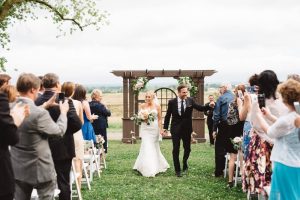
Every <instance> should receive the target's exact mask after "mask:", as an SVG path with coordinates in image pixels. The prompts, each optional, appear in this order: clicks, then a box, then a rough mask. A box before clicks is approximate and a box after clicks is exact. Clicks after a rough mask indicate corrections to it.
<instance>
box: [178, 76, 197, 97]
mask: <svg viewBox="0 0 300 200" xmlns="http://www.w3.org/2000/svg"><path fill="white" fill-rule="evenodd" d="M178 84H184V85H187V87H188V89H189V91H190V95H191V97H194V96H196V94H197V93H198V87H197V86H196V84H195V83H194V81H193V79H192V78H191V77H187V76H185V77H179V79H178Z"/></svg>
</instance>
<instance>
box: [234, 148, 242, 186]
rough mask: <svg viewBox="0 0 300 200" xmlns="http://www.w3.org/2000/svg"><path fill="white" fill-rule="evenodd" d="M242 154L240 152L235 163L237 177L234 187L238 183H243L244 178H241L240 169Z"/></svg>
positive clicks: (235, 177)
mask: <svg viewBox="0 0 300 200" xmlns="http://www.w3.org/2000/svg"><path fill="white" fill-rule="evenodd" d="M240 154H241V152H240V151H238V153H237V158H236V161H235V176H234V186H235V187H236V186H237V182H238V181H242V178H241V177H239V174H240V168H241V162H240Z"/></svg>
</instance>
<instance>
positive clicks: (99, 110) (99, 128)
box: [89, 101, 111, 135]
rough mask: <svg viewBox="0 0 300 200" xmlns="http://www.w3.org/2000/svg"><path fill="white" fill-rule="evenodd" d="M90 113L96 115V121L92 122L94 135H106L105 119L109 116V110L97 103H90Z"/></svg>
mask: <svg viewBox="0 0 300 200" xmlns="http://www.w3.org/2000/svg"><path fill="white" fill-rule="evenodd" d="M89 104H90V108H91V113H92V114H95V115H98V119H95V120H93V123H92V125H93V128H94V131H95V134H96V135H99V134H103V133H106V128H107V127H108V123H107V117H109V116H111V112H110V110H108V109H106V108H105V106H104V105H103V104H102V103H100V102H99V101H91V102H90V103H89Z"/></svg>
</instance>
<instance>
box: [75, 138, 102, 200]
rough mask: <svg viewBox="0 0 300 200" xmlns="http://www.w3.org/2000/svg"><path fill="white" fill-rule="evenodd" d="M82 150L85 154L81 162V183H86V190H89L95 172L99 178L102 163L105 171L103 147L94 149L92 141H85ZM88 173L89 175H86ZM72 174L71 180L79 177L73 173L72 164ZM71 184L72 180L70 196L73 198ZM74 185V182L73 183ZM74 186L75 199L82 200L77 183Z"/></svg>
mask: <svg viewBox="0 0 300 200" xmlns="http://www.w3.org/2000/svg"><path fill="white" fill-rule="evenodd" d="M84 149H85V154H84V157H83V160H82V168H83V177H82V183H86V184H87V186H88V189H89V190H91V182H92V181H93V175H94V173H95V172H97V175H98V177H99V178H100V176H101V167H102V163H103V168H105V169H106V159H105V152H104V149H103V147H102V148H101V149H98V150H97V149H96V147H95V145H94V142H93V140H91V141H89V140H86V141H85V142H84ZM88 171H89V173H88ZM72 173H73V175H72V176H71V178H72V177H73V179H76V181H77V178H78V176H79V174H77V173H76V171H75V166H74V164H73V163H72ZM75 177H76V178H75ZM73 183H74V180H71V195H72V197H73V194H74V192H75V191H73V187H72V186H73ZM75 183H76V182H75ZM75 186H76V193H77V195H76V194H75V195H76V197H78V199H82V197H81V192H80V189H79V183H76V184H75Z"/></svg>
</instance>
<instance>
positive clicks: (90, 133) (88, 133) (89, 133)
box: [73, 85, 98, 143]
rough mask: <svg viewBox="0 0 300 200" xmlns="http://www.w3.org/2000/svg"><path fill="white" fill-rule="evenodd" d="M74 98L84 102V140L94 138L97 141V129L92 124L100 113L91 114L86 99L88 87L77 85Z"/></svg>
mask: <svg viewBox="0 0 300 200" xmlns="http://www.w3.org/2000/svg"><path fill="white" fill-rule="evenodd" d="M73 99H75V100H78V101H80V102H81V103H82V108H83V119H84V123H83V125H82V128H81V129H82V134H83V139H84V140H93V141H94V143H97V141H96V136H95V131H94V128H93V126H92V124H91V122H93V120H95V119H98V115H94V114H91V109H90V105H89V102H88V101H87V99H86V89H85V88H84V87H83V86H82V85H76V87H75V91H74V95H73Z"/></svg>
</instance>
